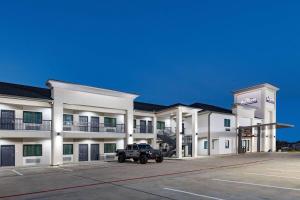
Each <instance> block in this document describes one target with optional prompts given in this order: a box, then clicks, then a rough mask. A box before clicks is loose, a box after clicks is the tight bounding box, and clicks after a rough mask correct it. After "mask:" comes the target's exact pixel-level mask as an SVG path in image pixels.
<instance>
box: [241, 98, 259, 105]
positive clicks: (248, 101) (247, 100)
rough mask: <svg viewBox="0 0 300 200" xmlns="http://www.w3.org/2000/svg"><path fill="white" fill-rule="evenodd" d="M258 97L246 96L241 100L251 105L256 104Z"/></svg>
mask: <svg viewBox="0 0 300 200" xmlns="http://www.w3.org/2000/svg"><path fill="white" fill-rule="evenodd" d="M257 102H258V101H257V98H245V99H243V100H242V101H241V104H242V105H249V104H255V103H257Z"/></svg>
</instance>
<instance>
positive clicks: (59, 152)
mask: <svg viewBox="0 0 300 200" xmlns="http://www.w3.org/2000/svg"><path fill="white" fill-rule="evenodd" d="M63 113H64V109H63V103H62V102H59V101H54V103H53V108H52V134H51V165H61V164H63V135H62V134H63Z"/></svg>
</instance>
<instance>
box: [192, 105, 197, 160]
mask: <svg viewBox="0 0 300 200" xmlns="http://www.w3.org/2000/svg"><path fill="white" fill-rule="evenodd" d="M197 132H198V110H193V113H192V157H193V158H196V157H197V156H198V133H197Z"/></svg>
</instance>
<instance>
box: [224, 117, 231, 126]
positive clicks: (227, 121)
mask: <svg viewBox="0 0 300 200" xmlns="http://www.w3.org/2000/svg"><path fill="white" fill-rule="evenodd" d="M224 127H230V119H224Z"/></svg>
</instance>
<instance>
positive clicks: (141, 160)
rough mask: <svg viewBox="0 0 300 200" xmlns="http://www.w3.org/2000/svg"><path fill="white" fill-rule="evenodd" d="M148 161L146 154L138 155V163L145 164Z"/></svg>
mask: <svg viewBox="0 0 300 200" xmlns="http://www.w3.org/2000/svg"><path fill="white" fill-rule="evenodd" d="M147 162H148V158H147V156H146V155H141V156H140V163H141V164H146V163H147Z"/></svg>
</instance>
